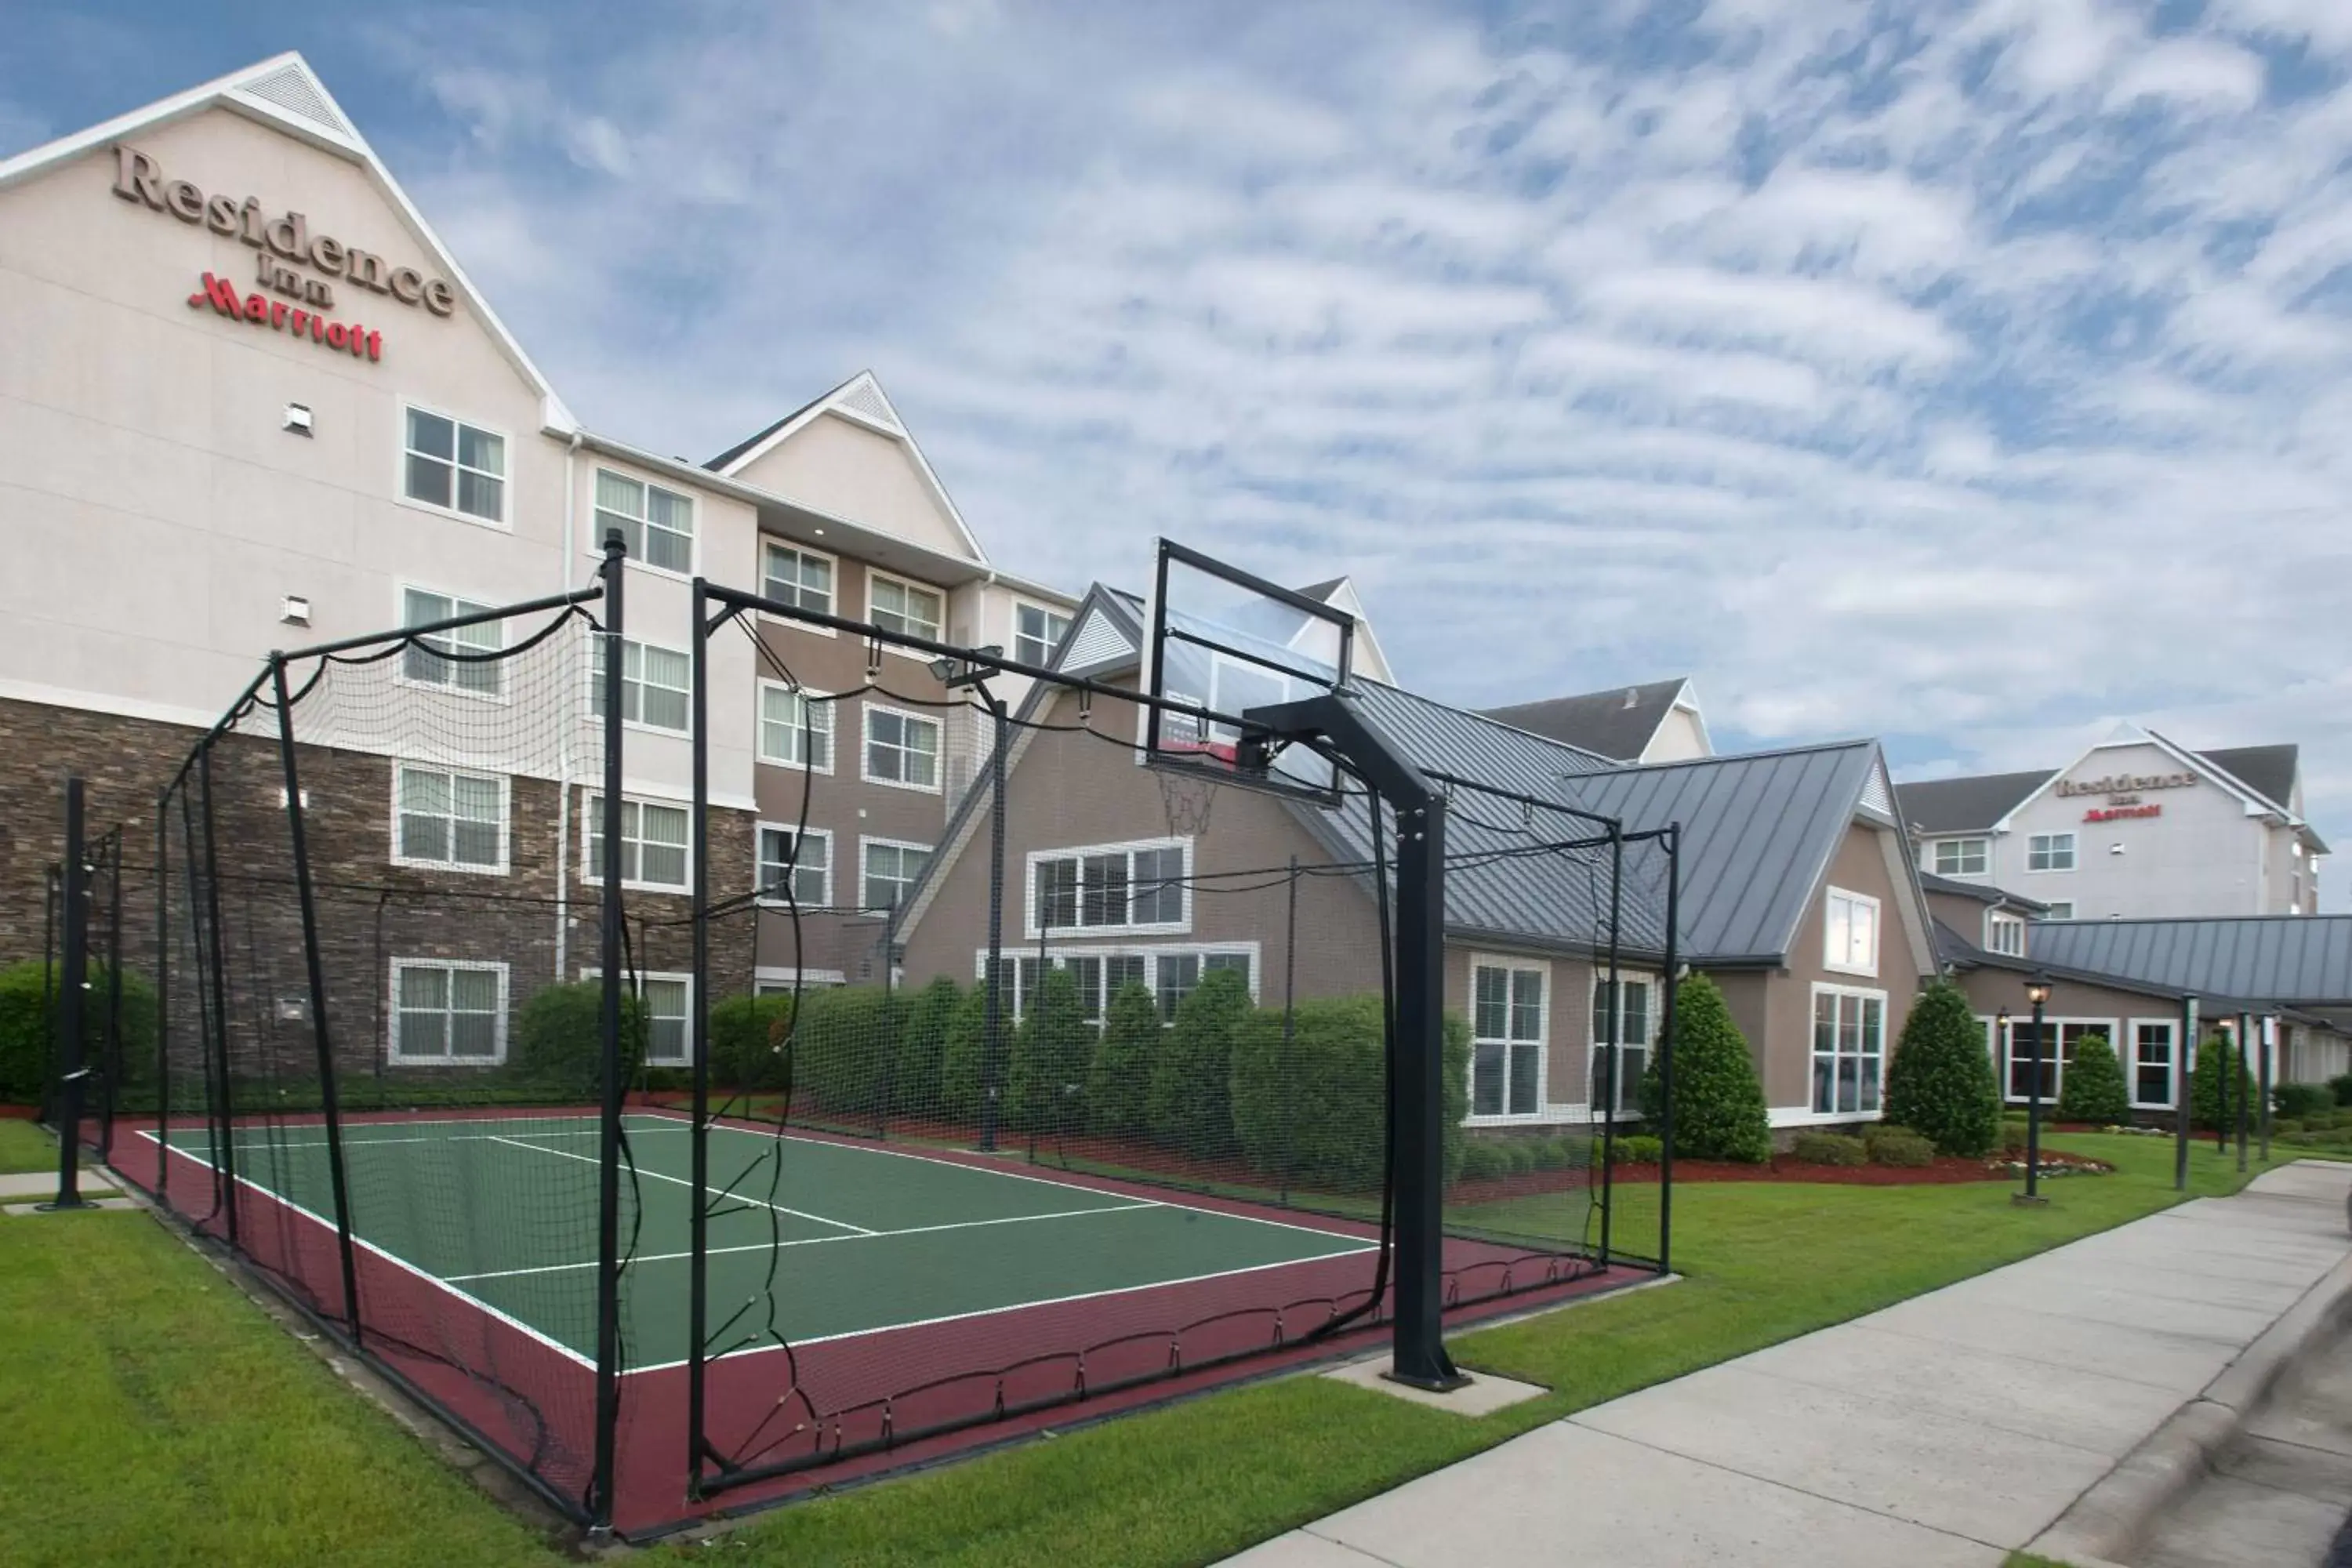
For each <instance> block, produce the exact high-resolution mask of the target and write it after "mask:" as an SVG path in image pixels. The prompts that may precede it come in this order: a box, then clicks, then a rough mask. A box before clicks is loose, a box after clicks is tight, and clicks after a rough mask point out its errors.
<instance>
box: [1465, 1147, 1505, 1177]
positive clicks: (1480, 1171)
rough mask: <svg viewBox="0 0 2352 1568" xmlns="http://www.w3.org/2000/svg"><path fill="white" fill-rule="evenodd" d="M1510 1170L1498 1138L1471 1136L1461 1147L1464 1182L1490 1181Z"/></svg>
mask: <svg viewBox="0 0 2352 1568" xmlns="http://www.w3.org/2000/svg"><path fill="white" fill-rule="evenodd" d="M1509 1170H1510V1162H1509V1159H1508V1157H1507V1156H1506V1155H1505V1154H1504V1152H1503V1141H1502V1140H1501V1139H1499V1138H1473V1139H1471V1140H1470V1141H1469V1142H1466V1143H1465V1144H1464V1145H1463V1147H1462V1179H1463V1180H1464V1181H1465V1182H1492V1181H1496V1180H1498V1179H1499V1178H1501V1177H1502V1176H1504V1175H1505V1174H1507V1173H1508V1172H1509Z"/></svg>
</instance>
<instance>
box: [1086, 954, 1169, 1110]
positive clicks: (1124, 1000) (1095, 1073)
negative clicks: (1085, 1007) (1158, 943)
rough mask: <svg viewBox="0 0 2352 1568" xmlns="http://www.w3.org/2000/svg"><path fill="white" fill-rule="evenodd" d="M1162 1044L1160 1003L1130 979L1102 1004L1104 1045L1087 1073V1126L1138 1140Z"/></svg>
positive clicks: (1139, 983) (1099, 1047)
mask: <svg viewBox="0 0 2352 1568" xmlns="http://www.w3.org/2000/svg"><path fill="white" fill-rule="evenodd" d="M1159 1051H1160V1004H1159V1002H1158V1001H1157V1000H1156V999H1155V998H1154V997H1153V996H1152V994H1151V988H1150V986H1148V985H1146V984H1143V983H1142V982H1141V981H1139V980H1130V981H1129V982H1128V983H1127V984H1124V985H1122V986H1120V987H1119V988H1118V990H1116V991H1114V992H1112V993H1111V996H1110V1001H1109V1002H1108V1004H1107V1005H1105V1006H1104V1008H1103V1027H1102V1044H1101V1045H1100V1046H1098V1047H1096V1049H1095V1059H1094V1066H1093V1067H1092V1068H1091V1069H1090V1070H1089V1071H1088V1072H1087V1127H1088V1128H1090V1129H1091V1130H1093V1131H1097V1132H1101V1133H1106V1134H1108V1135H1109V1136H1110V1137H1113V1138H1138V1137H1141V1136H1142V1135H1143V1133H1144V1132H1145V1131H1146V1126H1145V1121H1144V1115H1145V1110H1146V1108H1147V1106H1148V1104H1149V1102H1150V1098H1151V1063H1152V1058H1154V1057H1156V1056H1157V1055H1158V1054H1159Z"/></svg>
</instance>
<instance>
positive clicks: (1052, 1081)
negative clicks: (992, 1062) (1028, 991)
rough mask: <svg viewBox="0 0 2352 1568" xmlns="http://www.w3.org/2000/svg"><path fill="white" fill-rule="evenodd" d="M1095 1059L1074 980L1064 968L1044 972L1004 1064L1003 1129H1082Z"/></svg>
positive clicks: (1092, 1037) (1092, 1039) (1091, 1030)
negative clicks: (1004, 1127)
mask: <svg viewBox="0 0 2352 1568" xmlns="http://www.w3.org/2000/svg"><path fill="white" fill-rule="evenodd" d="M1094 1058H1095V1026H1093V1025H1092V1024H1089V1023H1087V1017H1086V1004H1085V1002H1083V1001H1082V1000H1080V998H1079V996H1078V983H1077V980H1076V977H1075V976H1073V975H1072V974H1071V973H1070V972H1069V971H1068V970H1066V969H1048V970H1046V971H1045V973H1043V974H1041V975H1039V976H1038V977H1037V989H1036V991H1035V992H1034V994H1032V995H1031V996H1030V998H1029V1005H1028V1008H1027V1010H1026V1013H1025V1016H1024V1017H1023V1018H1022V1020H1021V1026H1020V1028H1019V1029H1018V1030H1017V1031H1015V1033H1014V1034H1013V1049H1012V1052H1011V1055H1010V1058H1009V1059H1008V1060H1007V1062H1006V1064H1005V1068H1004V1100H1005V1104H1004V1117H1005V1125H1006V1126H1008V1127H1010V1128H1012V1129H1013V1131H1016V1132H1042V1133H1049V1134H1058V1133H1062V1132H1067V1131H1075V1130H1076V1129H1077V1128H1080V1127H1083V1126H1085V1125H1086V1093H1087V1069H1088V1068H1091V1067H1093V1065H1094Z"/></svg>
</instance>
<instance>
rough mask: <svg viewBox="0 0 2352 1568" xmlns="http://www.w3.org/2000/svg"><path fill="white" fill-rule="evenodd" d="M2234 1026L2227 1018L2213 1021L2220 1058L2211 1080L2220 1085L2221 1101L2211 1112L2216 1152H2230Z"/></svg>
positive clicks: (2214, 1149)
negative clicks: (2218, 1040)
mask: <svg viewBox="0 0 2352 1568" xmlns="http://www.w3.org/2000/svg"><path fill="white" fill-rule="evenodd" d="M2236 1027H2237V1026H2236V1025H2235V1024H2234V1023H2232V1022H2231V1020H2230V1019H2228V1018H2216V1019H2215V1020H2214V1021H2213V1028H2214V1030H2215V1033H2216V1035H2217V1036H2218V1037H2219V1038H2220V1041H2221V1062H2220V1063H2219V1064H2218V1065H2217V1066H2216V1068H2214V1072H2213V1081H2214V1082H2216V1083H2218V1084H2220V1085H2221V1103H2220V1105H2219V1106H2218V1107H2216V1109H2215V1110H2214V1112H2213V1152H2215V1153H2217V1154H2227V1153H2229V1152H2230V1079H2231V1065H2232V1064H2233V1063H2234V1062H2235V1061H2236V1060H2237V1057H2236V1056H2235V1054H2234V1053H2233V1052H2231V1049H2230V1045H2231V1038H2232V1037H2233V1034H2234V1031H2235V1030H2236Z"/></svg>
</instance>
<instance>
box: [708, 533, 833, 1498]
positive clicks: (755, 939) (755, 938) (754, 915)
mask: <svg viewBox="0 0 2352 1568" xmlns="http://www.w3.org/2000/svg"><path fill="white" fill-rule="evenodd" d="M705 588H706V584H705V583H704V581H703V579H701V578H699V577H697V578H696V579H695V580H694V713H693V717H692V718H691V720H690V721H689V722H690V723H691V724H692V725H693V727H694V728H693V734H692V735H691V736H690V737H689V739H688V743H689V744H690V745H691V746H692V748H693V752H694V819H693V827H692V844H691V847H690V848H689V849H688V853H689V854H691V855H692V856H693V857H694V866H693V869H692V873H691V874H692V876H693V879H694V909H693V914H692V921H693V932H694V957H693V966H694V1021H693V1030H694V1037H693V1039H692V1040H691V1041H690V1042H689V1047H688V1048H689V1049H690V1050H692V1052H693V1053H694V1059H693V1067H692V1071H693V1074H694V1127H693V1129H692V1131H690V1132H689V1133H688V1142H687V1148H688V1158H689V1160H690V1161H691V1162H692V1163H691V1167H690V1169H689V1170H688V1174H687V1180H688V1182H689V1183H690V1185H689V1186H688V1188H687V1202H688V1204H689V1205H691V1206H690V1207H689V1208H688V1210H687V1244H686V1245H687V1251H688V1255H689V1258H688V1263H687V1266H686V1267H687V1274H686V1495H687V1497H688V1499H690V1500H694V1501H700V1500H701V1499H702V1459H703V1441H702V1420H703V1412H704V1408H705V1403H704V1395H705V1391H704V1387H703V1384H704V1381H705V1379H706V1377H707V1376H708V1362H707V1359H706V1358H707V1355H708V1352H707V1350H706V1348H705V1343H704V1342H705V1340H706V1339H707V1338H708V1336H709V1315H710V1294H709V1279H707V1278H706V1270H707V1269H708V1268H709V1263H710V1256H709V1254H710V1199H709V1184H710V873H709V865H710V675H709V658H710V626H709V620H708V618H707V617H708V616H709V600H708V599H707V598H706V597H705ZM803 782H804V783H805V781H803ZM796 848H797V847H796ZM796 858H797V857H796ZM787 875H790V873H789V872H787ZM752 919H753V920H754V921H757V920H758V919H759V916H758V914H757V913H756V912H755V913H754V914H753V915H752ZM754 941H755V942H756V941H757V937H756V934H755V936H754Z"/></svg>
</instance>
